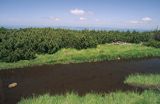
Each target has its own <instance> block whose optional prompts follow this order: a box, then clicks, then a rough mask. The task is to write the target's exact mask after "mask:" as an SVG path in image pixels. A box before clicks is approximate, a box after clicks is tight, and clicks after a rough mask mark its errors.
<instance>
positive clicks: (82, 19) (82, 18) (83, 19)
mask: <svg viewBox="0 0 160 104" xmlns="http://www.w3.org/2000/svg"><path fill="white" fill-rule="evenodd" d="M79 20H80V21H85V20H87V18H85V17H80V18H79Z"/></svg>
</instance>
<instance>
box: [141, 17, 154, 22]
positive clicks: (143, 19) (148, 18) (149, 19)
mask: <svg viewBox="0 0 160 104" xmlns="http://www.w3.org/2000/svg"><path fill="white" fill-rule="evenodd" d="M142 21H145V22H148V21H152V18H150V17H144V18H142Z"/></svg>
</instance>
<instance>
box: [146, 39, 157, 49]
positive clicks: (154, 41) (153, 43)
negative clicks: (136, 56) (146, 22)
mask: <svg viewBox="0 0 160 104" xmlns="http://www.w3.org/2000/svg"><path fill="white" fill-rule="evenodd" d="M145 45H146V46H150V47H155V48H160V41H156V40H151V41H149V42H147V43H145Z"/></svg>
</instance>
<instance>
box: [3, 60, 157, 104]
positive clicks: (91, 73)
mask: <svg viewBox="0 0 160 104" xmlns="http://www.w3.org/2000/svg"><path fill="white" fill-rule="evenodd" d="M133 73H160V59H158V58H153V59H141V60H126V61H110V62H96V63H82V64H66V65H43V66H34V67H27V68H19V69H13V70H2V71H0V100H1V101H0V103H2V104H16V103H17V102H18V101H19V100H20V99H21V97H29V96H32V95H38V94H44V93H47V92H48V93H50V94H53V95H54V94H63V93H65V92H70V91H74V92H77V93H78V94H80V95H83V94H85V93H88V92H97V93H104V92H106V93H108V92H112V91H116V90H122V91H128V90H136V91H141V90H143V89H140V88H135V87H131V86H128V85H125V84H123V81H124V79H125V78H126V77H127V76H128V75H129V74H133ZM12 82H17V83H18V85H17V87H15V88H11V89H9V88H8V84H10V83H12Z"/></svg>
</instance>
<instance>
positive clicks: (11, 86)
mask: <svg viewBox="0 0 160 104" xmlns="http://www.w3.org/2000/svg"><path fill="white" fill-rule="evenodd" d="M16 86H17V83H16V82H14V83H11V84H9V85H8V88H14V87H16Z"/></svg>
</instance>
